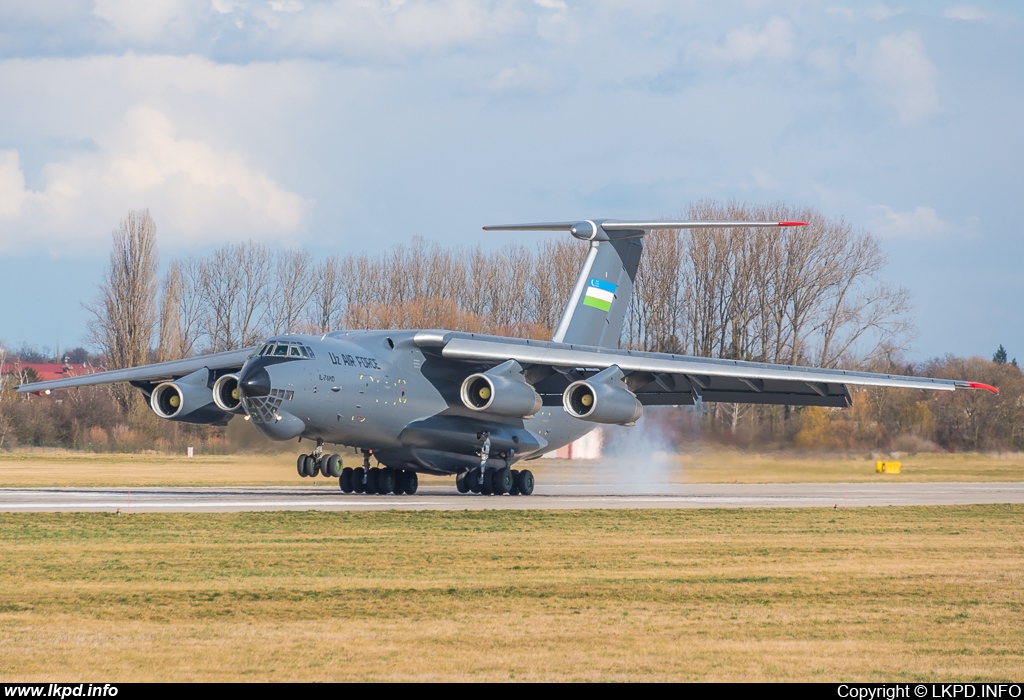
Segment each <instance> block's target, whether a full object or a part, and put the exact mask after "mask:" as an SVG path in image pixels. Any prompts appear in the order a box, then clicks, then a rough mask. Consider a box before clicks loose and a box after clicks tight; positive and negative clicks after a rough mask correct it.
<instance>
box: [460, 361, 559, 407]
mask: <svg viewBox="0 0 1024 700" xmlns="http://www.w3.org/2000/svg"><path fill="white" fill-rule="evenodd" d="M522 371H523V367H522V365H520V364H519V363H518V362H516V361H515V360H509V361H508V362H503V363H502V364H500V365H498V366H497V367H493V368H491V369H489V370H487V371H486V372H480V373H478V374H471V375H470V376H468V377H466V379H465V381H463V382H462V390H461V391H460V394H461V396H462V403H463V404H465V406H466V408H468V409H470V410H473V411H481V412H483V413H492V414H494V415H498V416H508V417H510V418H525V417H527V416H532V415H533V414H535V413H536V412H537V411H539V410H540V407H541V405H542V401H541V398H540V395H539V394H538V393H537V391H536V390H535V389H534V388H533V387H532V386H530V385H529V384H528V383H527V382H526V379H525V378H524V377H523V375H522Z"/></svg>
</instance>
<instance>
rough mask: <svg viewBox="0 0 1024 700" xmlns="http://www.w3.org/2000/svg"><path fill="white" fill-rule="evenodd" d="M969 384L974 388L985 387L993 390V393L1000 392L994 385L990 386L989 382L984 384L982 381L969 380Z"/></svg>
mask: <svg viewBox="0 0 1024 700" xmlns="http://www.w3.org/2000/svg"><path fill="white" fill-rule="evenodd" d="M967 386H969V387H971V388H972V389H984V390H985V391H991V392H992V393H993V394H998V393H999V389H996V388H995V387H994V386H989V385H988V384H982V383H981V382H967Z"/></svg>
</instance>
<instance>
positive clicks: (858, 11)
mask: <svg viewBox="0 0 1024 700" xmlns="http://www.w3.org/2000/svg"><path fill="white" fill-rule="evenodd" d="M825 12H826V14H829V15H833V16H835V17H842V18H843V19H845V20H846V21H847V22H856V21H857V20H860V19H871V20H875V21H876V22H881V21H882V20H885V19H889V18H890V17H895V16H896V15H901V14H903V10H902V9H899V8H892V7H889V6H888V5H882V4H878V5H872V6H870V7H855V8H854V7H843V6H835V7H829V8H826V10H825Z"/></svg>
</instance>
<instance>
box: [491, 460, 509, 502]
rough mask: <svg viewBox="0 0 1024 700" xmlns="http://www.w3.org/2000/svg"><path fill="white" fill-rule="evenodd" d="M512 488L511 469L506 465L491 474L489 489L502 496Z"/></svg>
mask: <svg viewBox="0 0 1024 700" xmlns="http://www.w3.org/2000/svg"><path fill="white" fill-rule="evenodd" d="M511 490H512V470H511V469H509V468H508V467H504V468H502V469H498V470H496V471H495V472H494V473H493V474H491V491H492V492H493V493H494V494H495V495H498V496H503V495H504V494H506V493H508V492H509V491H511Z"/></svg>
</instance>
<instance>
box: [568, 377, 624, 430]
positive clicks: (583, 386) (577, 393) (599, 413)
mask: <svg viewBox="0 0 1024 700" xmlns="http://www.w3.org/2000/svg"><path fill="white" fill-rule="evenodd" d="M624 377H625V375H624V374H623V373H622V370H621V369H619V368H618V367H615V366H614V365H613V366H612V367H609V368H608V369H606V370H603V371H601V372H598V373H597V374H595V375H594V376H593V377H591V378H590V379H584V380H580V381H577V382H573V383H572V384H570V385H569V386H568V387H566V389H565V392H564V393H563V394H562V406H564V407H565V411H566V413H568V414H569V415H570V416H573V417H574V418H579V419H580V420H586V421H591V422H594V423H612V424H617V425H631V424H633V423H635V422H636V421H637V419H639V418H640V416H641V415H643V412H644V407H643V405H642V404H641V403H640V401H639V400H638V399H637V398H636V394H634V393H633V392H632V391H630V390H629V388H628V387H627V386H626V385H625V383H624V382H623V381H622V379H623V378H624Z"/></svg>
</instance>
